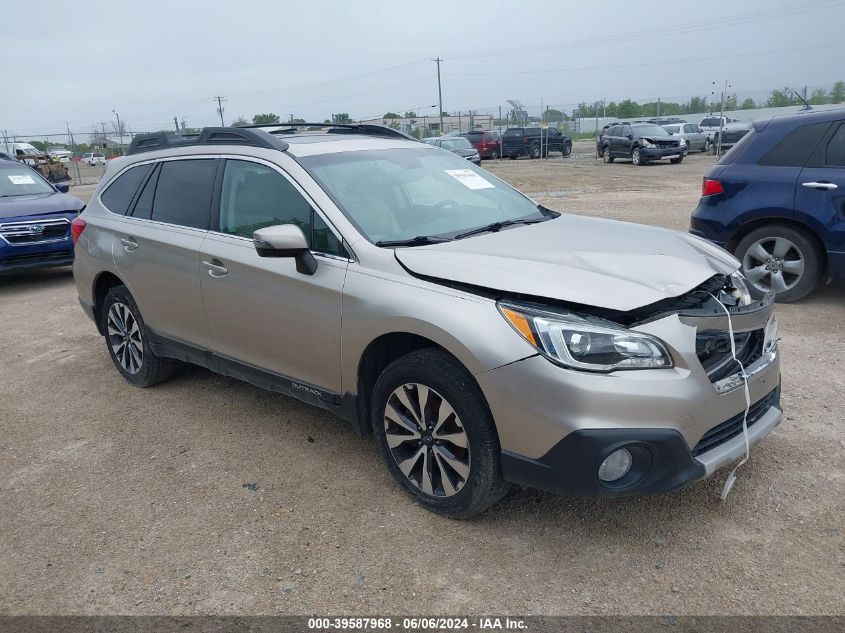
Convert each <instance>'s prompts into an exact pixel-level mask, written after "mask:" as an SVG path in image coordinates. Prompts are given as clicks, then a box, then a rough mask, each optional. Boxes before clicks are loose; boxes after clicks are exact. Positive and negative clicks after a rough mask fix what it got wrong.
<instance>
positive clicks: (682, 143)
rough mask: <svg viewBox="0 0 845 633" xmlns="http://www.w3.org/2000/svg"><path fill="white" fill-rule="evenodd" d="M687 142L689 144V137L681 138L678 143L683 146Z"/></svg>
mask: <svg viewBox="0 0 845 633" xmlns="http://www.w3.org/2000/svg"><path fill="white" fill-rule="evenodd" d="M686 144H687V139H685V138H681V139H679V140H678V145H680V146H681V147H683V146H684V145H686Z"/></svg>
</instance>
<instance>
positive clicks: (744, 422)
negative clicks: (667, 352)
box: [710, 294, 751, 501]
mask: <svg viewBox="0 0 845 633" xmlns="http://www.w3.org/2000/svg"><path fill="white" fill-rule="evenodd" d="M710 296H711V297H713V298H714V299H715V300H716V303H718V304H719V305H720V306H722V309H723V310H724V311H725V314H726V315H727V316H728V336H729V337H730V340H731V356H733V359H734V361H735V362H736V364H737V365H739V371H740V373H741V375H742V384H743V388H744V389H745V413H744V414H743V415H742V437H743V439H744V440H745V457H743V458H742V461H740V462H739V463H738V464H737V465H736V466H734V469H733V470H732V471H731V474H730V475H728V478H727V480H725V485H724V487H723V488H722V494H721V495H719V497H720V498H721V499H722V501H724V500H725V499H727V498H728V494H729V493H730V491H731V489H732V488H733V487H734V484H735V483H736V471H737V470H738V469H739V467H740V466H742V465H743V464H745V462H747V461H748V458H749V457H750V455H751V445H750V443H749V441H748V411H749V410H750V409H751V394H750V393H749V391H748V374H746V373H745V367H744V366H743V364H742V362H740V360H739V359H738V358H737V357H736V343H735V342H734V328H733V321H732V320H731V312H730V310H728V308H727V306H725V304H724V303H722V302H721V301H719V299H718V298H717V297H716V296H715V295H713V294H711V295H710Z"/></svg>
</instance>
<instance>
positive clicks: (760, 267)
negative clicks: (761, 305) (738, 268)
mask: <svg viewBox="0 0 845 633" xmlns="http://www.w3.org/2000/svg"><path fill="white" fill-rule="evenodd" d="M736 257H737V259H739V261H741V262H742V274H743V275H745V278H746V279H747V280H748V286H749V290H750V291H751V294H752V295H754V297H755V298H757V299H759V298H761V297H763V295H765V294H766V293H767V292H769V291H772V292H774V293H775V301H778V302H780V303H790V302H792V301H798V300H799V299H802V298H803V297H805V296H807V295H808V294H810V292H812V290H813V288H815V287H816V284H817V283H818V281H819V277H820V276H821V253H820V251H819V248H818V246H816V244H815V242H814V241H813V240H812V239H810V238H809V237H808V236H807V235H806V233H804V232H803V231H801V230H798V229H795V228H792V227H790V226H783V225H779V224H773V225H770V226H762V227H760V228H758V229H754V230H753V231H751V232H750V233H749V234H748V235H746V236H745V237H744V238H742V240H741V241H740V243H739V245H738V246H737V248H736Z"/></svg>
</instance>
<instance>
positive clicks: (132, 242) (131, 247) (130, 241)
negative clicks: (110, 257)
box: [120, 237, 140, 253]
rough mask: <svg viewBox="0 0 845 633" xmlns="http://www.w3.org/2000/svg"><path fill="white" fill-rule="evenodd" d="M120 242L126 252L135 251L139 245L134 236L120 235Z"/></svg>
mask: <svg viewBox="0 0 845 633" xmlns="http://www.w3.org/2000/svg"><path fill="white" fill-rule="evenodd" d="M120 243H121V244H123V250H125V251H126V252H127V253H131V252H132V251H137V250H138V247H139V246H140V245H139V244H138V241H137V240H136V239H135V238H134V237H122V238H120Z"/></svg>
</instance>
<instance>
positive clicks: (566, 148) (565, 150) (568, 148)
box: [561, 141, 572, 156]
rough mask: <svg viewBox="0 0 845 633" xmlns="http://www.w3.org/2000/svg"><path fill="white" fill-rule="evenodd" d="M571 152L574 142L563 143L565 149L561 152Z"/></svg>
mask: <svg viewBox="0 0 845 633" xmlns="http://www.w3.org/2000/svg"><path fill="white" fill-rule="evenodd" d="M571 153H572V143H570V142H569V141H567V142H566V143H564V144H563V150H562V151H561V154H563V155H564V156H569V155H570V154H571Z"/></svg>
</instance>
